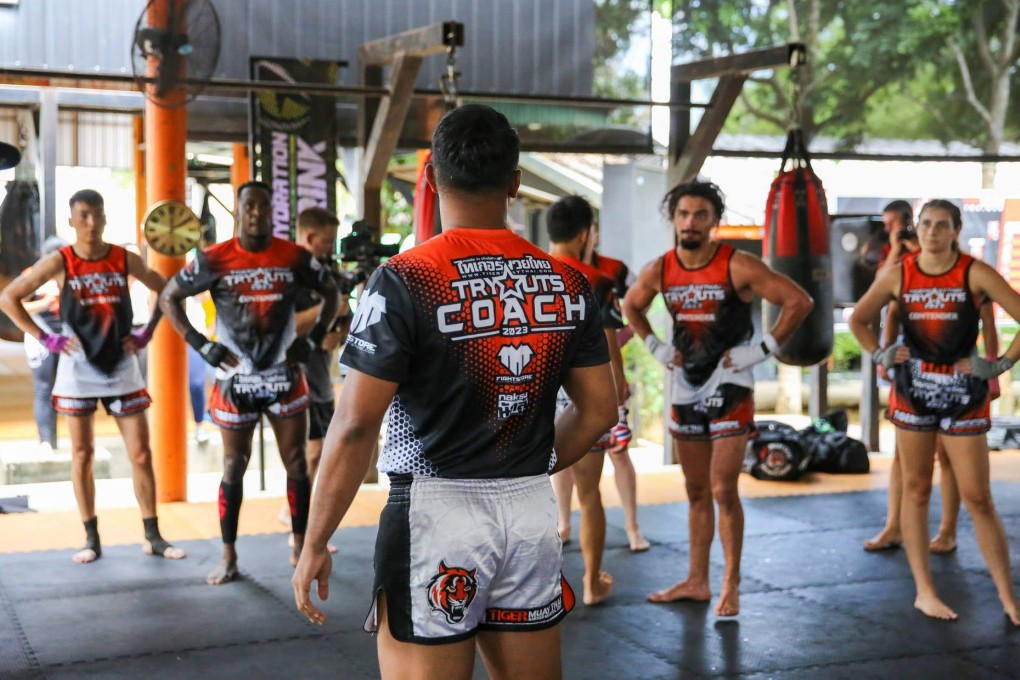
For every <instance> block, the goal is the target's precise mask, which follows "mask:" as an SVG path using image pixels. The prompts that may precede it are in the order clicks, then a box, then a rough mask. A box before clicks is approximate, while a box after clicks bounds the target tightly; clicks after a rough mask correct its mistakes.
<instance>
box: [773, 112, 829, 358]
mask: <svg viewBox="0 0 1020 680" xmlns="http://www.w3.org/2000/svg"><path fill="white" fill-rule="evenodd" d="M788 162H789V163H790V169H789V170H787V168H786V165H787V163H788ZM762 251H763V252H762V254H763V256H764V259H765V262H766V263H767V264H768V265H769V267H771V268H772V269H773V270H775V271H777V272H779V273H780V274H785V275H786V276H788V277H790V278H791V279H793V280H794V281H795V282H796V283H797V284H798V285H800V286H801V287H802V288H803V289H804V290H806V291H807V293H808V295H810V296H811V297H812V299H814V301H815V306H814V309H812V310H811V313H810V314H809V315H808V317H807V318H806V319H805V320H804V323H803V324H801V326H800V328H799V329H798V330H797V332H796V333H794V334H793V336H792V337H791V338H790V339H789V340H787V341H786V342H785V343H784V344H783V345H782V346H781V347H780V348H779V351H778V352H777V353H776V357H777V358H778V359H779V360H780V361H782V362H783V363H784V364H790V365H793V366H812V365H814V364H817V363H819V362H820V361H823V360H824V359H826V358H827V357H828V356H829V354H830V353H831V352H832V323H833V320H832V261H831V258H830V255H829V209H828V207H827V205H826V202H825V189H824V188H823V187H822V181H821V180H820V179H818V177H817V176H816V175H815V173H814V170H813V169H812V168H811V156H810V154H809V153H808V150H807V145H806V144H805V143H804V134H803V132H802V130H801V129H800V127H799V126H794V127H792V128H791V129H790V132H789V135H788V136H787V139H786V149H785V150H784V151H783V162H782V165H780V167H779V175H778V176H777V177H776V179H775V180H774V181H773V182H772V188H771V189H770V190H769V198H768V202H767V204H766V207H765V241H764V243H763V249H762ZM780 310H781V307H779V306H777V305H773V304H769V303H768V302H766V303H765V327H766V328H771V327H772V326H773V324H775V322H776V319H777V318H778V317H779V312H780Z"/></svg>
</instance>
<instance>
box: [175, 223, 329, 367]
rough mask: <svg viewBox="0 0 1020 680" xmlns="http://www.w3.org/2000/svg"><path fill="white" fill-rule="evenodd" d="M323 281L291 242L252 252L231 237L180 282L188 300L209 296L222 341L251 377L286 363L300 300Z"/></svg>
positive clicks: (278, 242) (200, 259) (204, 255)
mask: <svg viewBox="0 0 1020 680" xmlns="http://www.w3.org/2000/svg"><path fill="white" fill-rule="evenodd" d="M324 276H325V274H324V271H323V269H322V266H321V265H319V263H318V262H316V261H315V259H314V258H313V257H312V256H311V253H309V252H308V251H307V250H305V249H304V248H302V247H300V246H298V245H296V244H294V243H292V242H290V241H286V240H284V239H280V238H274V239H273V240H272V242H271V243H270V245H269V247H268V248H266V249H265V250H260V251H257V252H253V251H249V250H245V249H244V248H242V247H241V244H240V243H239V242H238V240H237V239H236V238H232V239H230V240H229V241H224V242H223V243H218V244H216V245H214V246H212V247H211V248H208V249H206V250H203V251H202V252H200V253H198V254H197V255H196V256H195V259H194V260H193V261H192V262H191V264H189V265H188V266H187V267H185V268H184V269H182V270H181V271H180V272H178V273H177V277H176V281H177V285H178V286H180V288H181V290H182V291H183V292H184V293H185V294H186V295H196V294H198V293H201V292H202V291H205V290H208V291H209V292H210V294H211V295H212V299H213V303H214V304H215V305H216V334H217V337H218V338H219V341H220V342H222V343H223V344H224V345H226V346H227V348H229V349H230V351H232V352H234V353H235V354H237V355H238V356H240V357H241V371H240V372H242V373H252V372H255V371H261V370H265V369H267V368H270V367H272V366H275V365H277V364H279V363H281V362H283V361H284V358H285V354H286V351H287V347H288V346H289V345H290V343H291V342H292V341H293V340H294V337H295V330H294V309H295V303H296V298H297V295H298V293H299V291H300V289H301V288H302V287H304V288H313V289H317V288H319V287H320V286H321V282H322V280H323V277H324Z"/></svg>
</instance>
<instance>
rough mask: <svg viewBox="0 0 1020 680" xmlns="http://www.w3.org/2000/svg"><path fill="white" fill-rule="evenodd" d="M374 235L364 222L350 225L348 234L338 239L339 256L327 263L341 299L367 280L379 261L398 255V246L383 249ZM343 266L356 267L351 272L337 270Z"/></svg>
mask: <svg viewBox="0 0 1020 680" xmlns="http://www.w3.org/2000/svg"><path fill="white" fill-rule="evenodd" d="M377 232H378V229H377V228H376V227H373V226H372V225H370V224H369V223H368V222H366V221H365V220H358V221H356V222H355V223H354V225H353V226H352V229H351V233H350V234H348V235H347V236H345V237H343V238H342V239H340V254H339V256H333V258H332V259H331V260H330V261H329V263H328V265H329V266H328V270H329V272H330V274H332V275H333V277H334V281H335V282H336V285H337V288H339V289H340V293H341V294H342V295H350V294H351V292H352V291H353V290H354V289H355V288H357V287H358V285H360V284H361V283H364V282H365V281H367V280H368V277H370V276H371V275H372V272H374V271H375V268H376V267H378V266H379V260H380V258H383V257H393V256H394V255H396V254H397V253H398V252H400V246H399V245H396V244H394V245H383V244H381V243H379V242H378V241H377V240H376V239H375V234H376V233H377ZM344 262H354V263H356V264H355V266H354V267H353V268H350V269H347V268H344V267H343V266H341V263H344Z"/></svg>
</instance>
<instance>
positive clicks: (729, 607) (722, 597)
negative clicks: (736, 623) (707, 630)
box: [715, 585, 740, 616]
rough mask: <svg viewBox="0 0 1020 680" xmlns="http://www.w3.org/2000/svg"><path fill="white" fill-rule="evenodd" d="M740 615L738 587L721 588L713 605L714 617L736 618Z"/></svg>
mask: <svg viewBox="0 0 1020 680" xmlns="http://www.w3.org/2000/svg"><path fill="white" fill-rule="evenodd" d="M739 613H740V586H725V585H724V586H723V589H722V592H721V593H720V594H719V599H718V600H717V601H716V603H715V615H716V616H736V615H737V614H739Z"/></svg>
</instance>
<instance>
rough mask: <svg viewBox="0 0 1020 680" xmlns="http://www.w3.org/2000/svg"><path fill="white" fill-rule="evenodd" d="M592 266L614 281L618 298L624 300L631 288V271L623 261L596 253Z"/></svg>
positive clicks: (614, 288)
mask: <svg viewBox="0 0 1020 680" xmlns="http://www.w3.org/2000/svg"><path fill="white" fill-rule="evenodd" d="M591 266H592V267H594V268H595V269H597V270H599V271H600V272H602V273H603V274H605V275H606V276H608V277H609V278H610V279H612V281H613V290H614V291H615V292H616V297H617V298H618V299H620V300H622V299H623V297H624V296H625V295H626V294H627V289H628V288H630V270H629V269H628V268H627V265H626V264H624V262H623V261H622V260H617V259H614V258H612V257H606V256H605V255H599V254H598V253H595V254H594V255H593V256H592V260H591Z"/></svg>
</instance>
